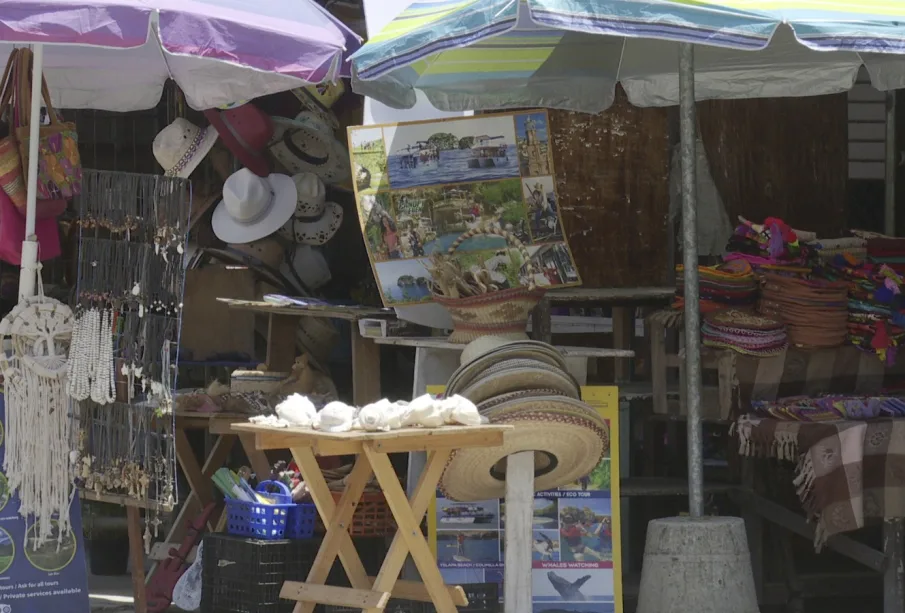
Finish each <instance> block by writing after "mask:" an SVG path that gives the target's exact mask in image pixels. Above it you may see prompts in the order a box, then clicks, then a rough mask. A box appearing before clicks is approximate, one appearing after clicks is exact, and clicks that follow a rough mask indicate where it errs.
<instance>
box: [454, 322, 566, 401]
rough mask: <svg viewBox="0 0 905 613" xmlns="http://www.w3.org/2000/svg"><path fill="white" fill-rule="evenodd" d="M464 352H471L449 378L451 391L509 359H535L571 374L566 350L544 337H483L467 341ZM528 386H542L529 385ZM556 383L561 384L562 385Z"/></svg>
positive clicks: (469, 382)
mask: <svg viewBox="0 0 905 613" xmlns="http://www.w3.org/2000/svg"><path fill="white" fill-rule="evenodd" d="M462 353H463V355H464V356H467V361H466V360H465V359H463V360H462V365H461V366H459V368H458V369H457V370H456V371H455V372H454V373H453V374H452V376H451V377H450V378H449V381H448V382H447V384H446V390H447V391H446V393H447V394H448V395H453V394H458V393H460V390H462V389H464V388H465V387H467V386H469V385H471V384H472V383H474V381H475V380H476V379H477V378H479V377H481V376H483V375H484V374H487V373H486V371H487V369H489V368H491V367H492V366H495V365H497V364H500V363H501V362H504V361H506V360H515V359H522V360H533V361H534V362H535V364H533V365H534V366H536V367H542V366H543V365H546V366H549V367H551V368H553V369H555V370H557V371H560V372H561V373H562V374H563V375H564V376H566V377H569V378H571V377H570V376H569V375H568V374H567V367H566V361H565V358H563V356H562V354H561V353H560V352H559V351H558V350H557V349H556V348H555V347H553V346H552V345H548V344H547V343H542V342H540V341H510V340H506V339H502V338H500V339H498V340H497V338H496V337H482V338H479V339H477V340H475V341H472V342H471V343H469V344H468V345H466V347H465V350H464V351H463V352H462ZM575 385H576V386H577V384H575ZM528 387H538V386H537V385H528ZM540 387H548V386H543V385H541V386H540ZM555 387H556V388H559V387H561V385H556V386H555ZM501 393H503V392H501ZM472 402H474V401H472Z"/></svg>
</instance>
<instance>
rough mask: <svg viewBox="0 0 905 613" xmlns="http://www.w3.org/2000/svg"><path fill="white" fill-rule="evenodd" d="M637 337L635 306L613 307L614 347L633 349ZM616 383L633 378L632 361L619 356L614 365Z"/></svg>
mask: <svg viewBox="0 0 905 613" xmlns="http://www.w3.org/2000/svg"><path fill="white" fill-rule="evenodd" d="M634 339H635V309H634V308H633V307H623V306H614V307H613V348H614V349H631V348H632V344H633V343H632V341H633V340H634ZM613 372H614V374H615V379H616V384H617V385H618V384H620V383H624V382H626V381H628V380H630V379H631V378H632V363H631V361H629V360H624V359H620V358H617V359H616V365H615V367H614V371H613Z"/></svg>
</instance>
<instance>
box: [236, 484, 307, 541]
mask: <svg viewBox="0 0 905 613" xmlns="http://www.w3.org/2000/svg"><path fill="white" fill-rule="evenodd" d="M274 487H275V488H276V489H277V490H279V491H278V492H277V493H272V492H270V491H269V490H268V488H274ZM258 491H259V492H261V493H262V494H267V495H268V496H270V497H271V498H273V499H275V500H276V502H277V504H262V503H260V502H245V501H244V500H234V499H232V498H227V499H226V532H227V533H228V534H232V535H234V536H244V537H251V538H257V539H262V540H265V541H275V540H279V539H284V538H286V536H285V535H286V527H287V520H288V519H289V511H290V509H292V508H294V507H295V506H296V505H295V504H294V503H293V502H292V495H291V494H290V492H289V488H288V487H286V485H285V484H283V483H280V482H279V481H262V482H261V483H260V484H258Z"/></svg>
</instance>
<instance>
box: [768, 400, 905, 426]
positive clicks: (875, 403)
mask: <svg viewBox="0 0 905 613" xmlns="http://www.w3.org/2000/svg"><path fill="white" fill-rule="evenodd" d="M751 407H752V408H753V409H754V412H755V413H756V414H757V415H760V416H763V417H772V418H774V419H780V420H783V421H835V420H837V419H852V420H863V419H875V418H877V417H905V399H903V398H900V397H898V396H844V395H836V394H834V395H828V396H818V397H812V396H790V397H788V398H779V399H777V400H775V401H767V400H752V401H751Z"/></svg>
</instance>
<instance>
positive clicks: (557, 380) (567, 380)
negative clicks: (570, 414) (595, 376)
mask: <svg viewBox="0 0 905 613" xmlns="http://www.w3.org/2000/svg"><path fill="white" fill-rule="evenodd" d="M537 388H550V389H555V390H558V391H560V392H562V393H564V394H566V395H567V396H570V397H572V398H576V399H577V398H580V397H581V388H579V387H578V385H576V383H575V380H574V379H572V377H570V376H569V375H568V374H567V373H566V372H564V371H562V370H559V369H556V368H553V367H548V366H546V365H538V366H531V367H519V368H510V369H507V370H504V371H501V372H496V373H493V374H491V375H488V376H486V377H481V378H479V379H477V380H475V381H474V382H472V383H471V384H470V385H468V387H466V388H464V389H462V390H461V391H459V392H457V393H458V394H459V395H460V396H463V397H465V398H468V399H469V400H471V401H472V402H474V403H475V404H478V403H480V402H484V401H485V400H489V399H490V398H494V397H496V396H499V395H500V394H507V393H510V392H517V391H520V390H524V389H537Z"/></svg>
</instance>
